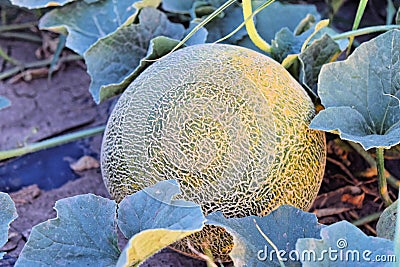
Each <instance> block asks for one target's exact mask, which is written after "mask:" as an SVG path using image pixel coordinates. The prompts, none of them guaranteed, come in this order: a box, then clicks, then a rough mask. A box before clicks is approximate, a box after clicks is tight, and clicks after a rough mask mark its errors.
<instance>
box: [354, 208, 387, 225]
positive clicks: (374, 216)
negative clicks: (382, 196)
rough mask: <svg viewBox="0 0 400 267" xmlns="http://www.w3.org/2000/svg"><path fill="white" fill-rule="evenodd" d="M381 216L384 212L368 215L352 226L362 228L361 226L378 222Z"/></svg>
mask: <svg viewBox="0 0 400 267" xmlns="http://www.w3.org/2000/svg"><path fill="white" fill-rule="evenodd" d="M381 214H382V211H378V212H375V213H372V214H370V215H367V216H365V217H363V218H360V219H358V220H355V221H353V222H352V224H353V225H355V226H361V225H364V224H367V223H370V222H373V221H376V220H378V219H379V217H380V216H381Z"/></svg>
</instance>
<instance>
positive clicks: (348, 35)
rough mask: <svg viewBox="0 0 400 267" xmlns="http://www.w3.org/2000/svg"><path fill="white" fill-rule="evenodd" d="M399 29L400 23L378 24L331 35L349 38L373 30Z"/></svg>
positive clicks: (335, 37) (334, 38)
mask: <svg viewBox="0 0 400 267" xmlns="http://www.w3.org/2000/svg"><path fill="white" fill-rule="evenodd" d="M395 29H400V25H380V26H371V27H365V28H361V29H358V30H354V31H348V32H344V33H339V34H336V35H333V36H331V37H332V39H333V40H340V39H346V38H350V37H352V36H360V35H364V34H370V33H375V32H384V31H389V30H395Z"/></svg>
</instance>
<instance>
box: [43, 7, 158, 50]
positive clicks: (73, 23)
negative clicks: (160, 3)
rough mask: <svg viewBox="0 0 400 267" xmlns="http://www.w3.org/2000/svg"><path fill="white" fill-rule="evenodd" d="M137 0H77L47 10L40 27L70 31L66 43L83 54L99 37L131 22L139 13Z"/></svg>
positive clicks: (61, 31) (65, 32)
mask: <svg viewBox="0 0 400 267" xmlns="http://www.w3.org/2000/svg"><path fill="white" fill-rule="evenodd" d="M138 1H139V0H132V1H114V0H102V1H98V2H95V3H92V4H88V3H86V2H85V1H77V2H74V3H72V4H70V5H66V6H64V7H61V8H57V9H54V10H52V11H50V12H48V13H46V14H45V15H44V16H43V17H42V18H41V19H40V22H39V28H40V29H46V30H51V31H55V32H59V33H62V34H68V37H67V42H66V46H67V47H69V48H71V49H72V50H74V51H75V52H77V53H78V54H80V55H82V54H83V53H84V52H85V51H86V50H87V49H88V48H89V47H90V46H91V45H92V44H94V43H95V42H96V41H97V40H98V39H100V38H102V37H105V36H106V35H108V34H110V33H112V32H114V31H115V30H116V29H117V28H118V27H120V26H121V25H123V24H129V23H131V22H132V21H133V19H134V18H135V16H136V15H137V11H138V9H137V8H136V7H135V5H134V3H136V2H138ZM147 2H150V1H147ZM150 3H151V2H150Z"/></svg>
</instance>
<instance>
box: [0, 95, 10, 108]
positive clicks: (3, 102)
mask: <svg viewBox="0 0 400 267" xmlns="http://www.w3.org/2000/svg"><path fill="white" fill-rule="evenodd" d="M10 105H11V102H10V100H8V99H7V98H5V97H2V96H0V110H1V109H3V108H6V107H9V106H10Z"/></svg>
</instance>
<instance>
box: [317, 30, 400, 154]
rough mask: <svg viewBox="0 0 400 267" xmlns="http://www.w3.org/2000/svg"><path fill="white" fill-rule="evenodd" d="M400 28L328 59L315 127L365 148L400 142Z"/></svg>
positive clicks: (387, 145) (323, 73) (321, 81)
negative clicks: (336, 58) (338, 57)
mask: <svg viewBox="0 0 400 267" xmlns="http://www.w3.org/2000/svg"><path fill="white" fill-rule="evenodd" d="M399 50H400V31H399V30H392V31H389V32H386V33H384V34H381V35H379V36H378V37H376V38H374V39H372V40H370V41H368V42H366V43H363V44H362V45H360V46H359V47H358V48H357V49H356V50H355V51H354V52H353V54H352V55H350V57H349V58H348V59H347V60H345V61H341V62H334V63H330V64H326V65H324V66H323V67H322V69H321V73H320V76H319V85H318V95H319V96H320V98H321V102H322V104H323V105H324V106H325V108H326V109H325V110H322V111H321V112H319V113H318V115H317V116H316V117H315V118H314V119H313V121H312V122H311V125H310V128H313V129H318V130H323V131H328V132H334V133H338V134H339V135H340V136H341V138H342V139H346V140H350V141H353V142H357V143H360V144H361V145H362V146H363V147H364V149H370V148H372V147H384V148H390V147H392V146H394V145H396V144H399V143H400V100H399V98H400V53H399V52H398V51H399Z"/></svg>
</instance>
